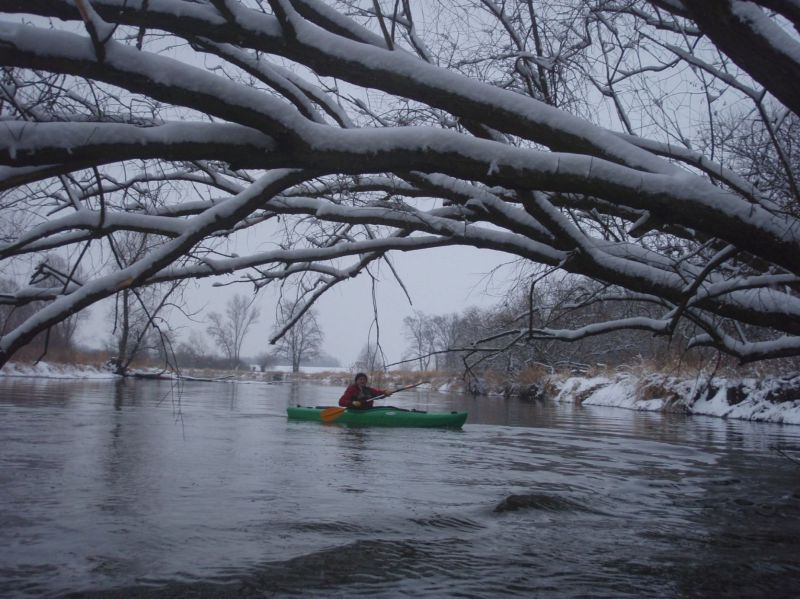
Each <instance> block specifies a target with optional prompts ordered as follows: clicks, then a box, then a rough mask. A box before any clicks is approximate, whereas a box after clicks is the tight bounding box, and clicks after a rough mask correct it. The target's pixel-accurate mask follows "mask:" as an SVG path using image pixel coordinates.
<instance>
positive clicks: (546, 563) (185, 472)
mask: <svg viewBox="0 0 800 599" xmlns="http://www.w3.org/2000/svg"><path fill="white" fill-rule="evenodd" d="M339 391H340V390H339V389H336V388H330V387H313V386H302V385H289V384H285V385H236V384H230V383H224V384H223V383H186V384H185V385H183V386H182V387H175V386H173V385H171V384H168V383H164V382H157V381H119V382H102V383H96V382H76V381H72V382H47V383H43V382H41V381H37V380H34V379H32V380H14V379H5V380H2V379H0V447H2V452H0V589H1V590H2V595H3V597H15V596H42V595H47V594H56V595H57V594H59V593H67V592H71V591H80V592H82V593H83V592H89V591H92V590H94V591H96V592H97V593H98V596H104V595H105V594H107V593H108V591H109V589H121V590H120V591H119V592H120V595H121V596H126V597H127V596H137V595H138V596H148V594H149V593H153V594H154V596H175V597H178V596H186V595H199V594H202V593H206V595H207V596H225V595H230V594H231V593H234V592H235V593H238V594H239V595H240V596H263V595H264V594H265V593H266V594H270V595H277V596H282V595H303V596H307V595H317V596H331V595H333V596H382V597H396V596H402V595H415V596H429V597H440V596H454V595H459V594H463V595H464V596H470V597H496V596H523V597H530V596H537V595H538V596H547V597H581V596H593V597H602V596H606V597H648V596H649V597H656V596H671V597H716V596H730V597H736V596H742V597H744V596H751V597H752V596H770V597H771V598H776V597H788V596H792V594H793V593H794V592H795V590H796V589H797V588H798V584H800V570H798V565H797V559H796V556H797V555H798V554H800V528H798V526H800V525H799V524H798V523H800V486H799V485H800V482H799V481H800V477H798V476H797V474H798V471H797V466H796V465H795V464H793V463H792V462H790V461H789V460H786V459H785V458H783V457H781V456H780V455H779V454H777V453H776V452H775V451H772V450H771V449H770V447H771V446H772V445H774V444H784V445H798V444H800V430H798V429H800V427H786V426H779V425H765V424H759V423H736V422H726V421H722V420H717V419H711V418H696V417H695V418H689V417H685V416H662V415H658V414H647V413H637V412H631V411H627V410H614V409H611V408H595V407H590V406H587V407H584V408H575V407H574V406H568V405H555V406H554V405H548V404H541V403H524V402H519V401H516V400H505V399H501V398H482V399H473V398H459V397H455V396H447V395H440V394H436V393H424V394H423V393H420V394H416V393H403V394H398V397H393V400H392V404H393V405H398V406H402V407H406V408H418V409H428V410H450V409H466V410H468V411H469V412H470V419H469V421H468V424H467V426H466V427H465V428H464V430H463V431H450V430H423V429H369V428H348V427H345V426H340V425H319V424H316V423H304V422H287V420H286V417H285V407H286V406H287V405H295V404H304V405H334V404H335V403H336V399H337V398H338V393H339ZM512 495H514V496H517V497H519V498H521V499H519V502H520V508H519V509H515V510H507V511H499V512H496V511H495V508H496V506H498V505H499V504H501V502H502V501H503V500H504V499H507V498H509V496H512ZM152 588H156V589H157V590H156V591H153V590H152Z"/></svg>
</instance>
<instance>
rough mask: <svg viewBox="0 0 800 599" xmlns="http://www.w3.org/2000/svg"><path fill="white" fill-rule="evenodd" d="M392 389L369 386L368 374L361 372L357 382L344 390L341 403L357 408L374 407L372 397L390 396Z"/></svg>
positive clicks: (356, 379) (341, 404)
mask: <svg viewBox="0 0 800 599" xmlns="http://www.w3.org/2000/svg"><path fill="white" fill-rule="evenodd" d="M391 394H392V392H391V391H384V390H383V389H376V388H375V387H369V386H367V375H366V374H364V373H363V372H359V373H358V374H357V375H356V378H355V382H354V383H353V384H352V385H349V386H348V387H347V389H345V390H344V394H343V395H342V396H341V397H340V398H339V405H340V406H344V407H345V408H356V409H360V410H368V409H369V408H371V407H372V403H373V402H372V399H370V398H372V397H378V396H379V395H380V396H385V397H389V396H390V395H391Z"/></svg>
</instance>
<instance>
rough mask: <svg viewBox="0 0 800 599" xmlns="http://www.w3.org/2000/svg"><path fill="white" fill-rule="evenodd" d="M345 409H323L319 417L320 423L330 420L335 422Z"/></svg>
mask: <svg viewBox="0 0 800 599" xmlns="http://www.w3.org/2000/svg"><path fill="white" fill-rule="evenodd" d="M346 409H347V408H325V409H324V410H322V412H320V415H319V417H320V418H322V422H330V421H331V420H336V419H337V418H338V417H339V416H340V415H341V414H342V413H344V411H345V410H346Z"/></svg>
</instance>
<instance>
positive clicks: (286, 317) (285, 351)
mask: <svg viewBox="0 0 800 599" xmlns="http://www.w3.org/2000/svg"><path fill="white" fill-rule="evenodd" d="M290 321H294V322H293V324H292V326H291V328H289V329H288V331H287V332H286V333H285V334H283V335H282V336H281V337H280V339H278V341H277V342H276V348H275V351H274V354H275V356H277V357H280V358H284V359H287V360H289V363H290V364H291V365H292V372H300V364H301V362H302V361H303V360H308V359H312V358H316V357H317V356H318V355H319V352H320V350H321V348H322V341H323V340H324V338H325V336H324V335H323V333H322V328H321V327H320V326H319V322H318V320H317V314H316V311H315V310H313V309H310V310H307V311H305V310H303V309H302V306H298V305H297V304H296V303H294V302H289V301H282V302H280V304H279V305H278V319H277V321H276V326H275V332H278V331H281V330H282V329H283V328H284V327H285V326H286V325H287V323H289V322H290Z"/></svg>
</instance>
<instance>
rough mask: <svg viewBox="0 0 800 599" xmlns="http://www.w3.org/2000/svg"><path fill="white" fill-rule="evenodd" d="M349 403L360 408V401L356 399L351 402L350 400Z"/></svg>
mask: <svg viewBox="0 0 800 599" xmlns="http://www.w3.org/2000/svg"><path fill="white" fill-rule="evenodd" d="M350 405H351V406H353V407H354V408H360V407H361V402H360V401H358V400H355V401H353V402H350Z"/></svg>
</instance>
